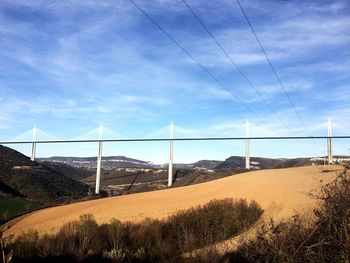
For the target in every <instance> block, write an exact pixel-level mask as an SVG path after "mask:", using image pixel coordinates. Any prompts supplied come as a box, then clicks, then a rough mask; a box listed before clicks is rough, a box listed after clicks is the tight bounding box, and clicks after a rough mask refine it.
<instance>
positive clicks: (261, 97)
mask: <svg viewBox="0 0 350 263" xmlns="http://www.w3.org/2000/svg"><path fill="white" fill-rule="evenodd" d="M182 2H183V3H184V4H185V5H186V7H187V8H188V9H189V11H190V12H191V13H192V15H193V16H194V17H195V18H196V19H197V21H198V22H199V24H200V25H201V26H202V27H203V29H204V30H205V31H206V32H207V33H208V34H209V36H210V37H211V38H212V39H213V41H214V42H215V44H216V45H217V46H218V48H219V49H220V50H221V51H222V53H224V54H225V56H226V58H227V59H228V60H229V61H230V62H231V65H232V66H233V67H234V68H235V69H236V70H237V71H238V72H239V74H240V75H241V76H242V77H243V78H244V80H245V81H246V82H247V83H248V85H249V86H250V87H251V88H252V89H253V90H254V91H255V93H256V94H257V95H258V96H259V97H260V99H262V101H263V102H264V103H265V104H266V105H267V106H268V108H269V109H270V111H271V112H272V113H273V114H275V115H276V117H277V118H278V119H279V120H280V122H281V123H282V124H283V126H284V127H285V128H286V129H287V130H289V131H291V129H290V128H289V127H288V125H287V124H286V123H285V121H284V120H283V119H282V118H281V116H280V115H279V114H278V112H276V111H275V110H274V109H273V108H272V106H271V104H270V103H268V102H267V101H266V99H265V98H264V97H263V96H262V95H261V93H260V92H259V90H258V89H257V88H256V87H255V85H254V84H253V83H252V82H251V81H250V80H249V79H248V77H247V75H246V74H244V72H243V71H242V70H241V68H240V67H239V66H238V65H237V63H235V62H234V60H233V59H232V58H231V56H230V55H229V54H228V52H227V51H226V50H225V49H224V48H223V46H222V45H221V44H220V42H219V41H218V40H217V39H216V37H215V36H214V35H213V33H212V32H211V31H210V30H209V28H208V27H207V26H206V25H205V24H204V23H203V21H202V20H201V19H200V17H199V16H198V15H197V14H196V12H195V11H194V10H193V9H192V8H191V6H190V5H189V4H188V3H187V2H186V1H185V0H182Z"/></svg>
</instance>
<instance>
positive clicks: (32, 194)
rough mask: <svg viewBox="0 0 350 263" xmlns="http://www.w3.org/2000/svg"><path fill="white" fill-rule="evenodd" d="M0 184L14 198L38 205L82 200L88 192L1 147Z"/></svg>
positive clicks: (23, 156)
mask: <svg viewBox="0 0 350 263" xmlns="http://www.w3.org/2000/svg"><path fill="white" fill-rule="evenodd" d="M0 181H1V182H2V185H6V186H8V188H9V189H11V191H14V192H16V193H17V195H22V196H24V197H25V198H26V199H28V200H31V201H36V202H39V203H41V204H56V203H63V202H68V201H71V200H74V199H81V198H82V197H84V196H86V195H87V193H88V189H89V187H88V186H87V185H86V184H83V183H81V182H77V181H75V180H73V179H71V178H69V177H66V176H64V175H63V174H61V173H59V172H57V171H55V170H53V169H50V168H49V167H46V166H43V165H41V164H39V163H38V162H32V161H31V160H30V159H29V158H28V157H27V156H25V155H23V154H21V153H19V152H17V151H15V150H13V149H10V148H8V147H4V146H1V145H0Z"/></svg>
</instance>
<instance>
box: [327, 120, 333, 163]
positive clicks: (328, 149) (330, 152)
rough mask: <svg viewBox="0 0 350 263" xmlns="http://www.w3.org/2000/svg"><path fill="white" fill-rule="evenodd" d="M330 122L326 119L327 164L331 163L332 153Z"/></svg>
mask: <svg viewBox="0 0 350 263" xmlns="http://www.w3.org/2000/svg"><path fill="white" fill-rule="evenodd" d="M332 151H333V150H332V124H331V120H330V119H328V138H327V153H328V164H331V163H333V153H332Z"/></svg>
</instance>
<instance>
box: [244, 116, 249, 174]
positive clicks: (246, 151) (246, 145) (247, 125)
mask: <svg viewBox="0 0 350 263" xmlns="http://www.w3.org/2000/svg"><path fill="white" fill-rule="evenodd" d="M245 138H246V139H245V169H250V139H249V121H248V120H247V121H246V123H245Z"/></svg>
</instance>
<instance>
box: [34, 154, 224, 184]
mask: <svg viewBox="0 0 350 263" xmlns="http://www.w3.org/2000/svg"><path fill="white" fill-rule="evenodd" d="M96 159H97V157H64V156H54V157H49V158H38V161H39V162H41V163H44V164H45V163H47V164H48V165H49V166H51V167H55V169H56V168H58V169H60V171H61V169H65V168H63V167H61V166H59V167H57V166H55V165H54V164H55V163H63V164H67V165H70V166H73V167H79V168H81V167H83V168H88V169H94V168H96V166H97V162H96ZM221 162H222V161H216V160H200V161H197V162H195V163H175V164H174V168H176V169H200V168H203V169H209V170H211V169H214V168H215V167H216V166H217V165H218V164H220V163H221ZM165 167H167V164H163V165H159V164H153V163H151V162H147V161H142V160H137V159H133V158H129V157H125V156H105V157H102V168H103V169H105V170H113V169H117V168H154V169H158V168H165ZM67 169H70V168H69V167H67ZM70 172H72V173H73V174H74V173H75V172H78V173H80V172H81V171H80V170H77V171H70ZM87 173H88V170H87ZM63 174H65V173H64V171H63ZM82 176H83V177H80V178H79V176H78V177H72V178H73V179H82V178H84V176H85V175H82ZM86 177H88V176H86Z"/></svg>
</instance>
